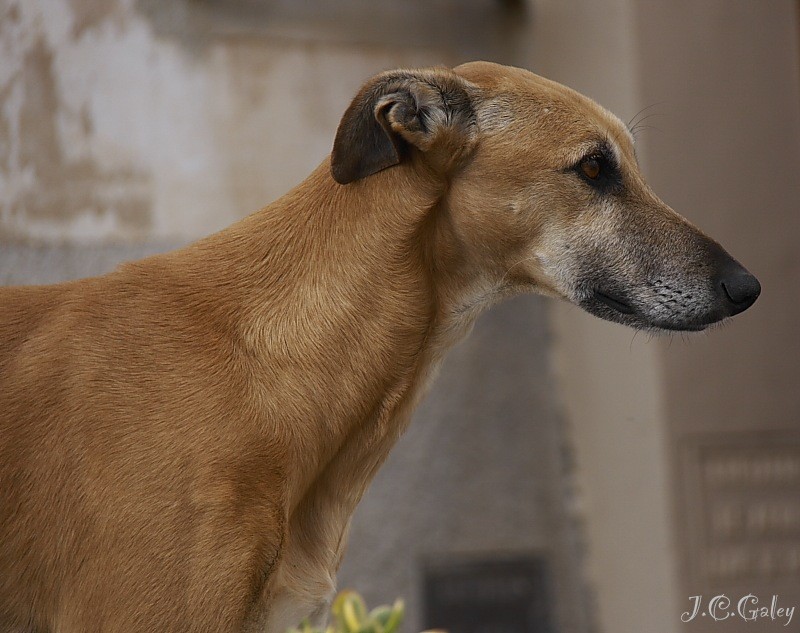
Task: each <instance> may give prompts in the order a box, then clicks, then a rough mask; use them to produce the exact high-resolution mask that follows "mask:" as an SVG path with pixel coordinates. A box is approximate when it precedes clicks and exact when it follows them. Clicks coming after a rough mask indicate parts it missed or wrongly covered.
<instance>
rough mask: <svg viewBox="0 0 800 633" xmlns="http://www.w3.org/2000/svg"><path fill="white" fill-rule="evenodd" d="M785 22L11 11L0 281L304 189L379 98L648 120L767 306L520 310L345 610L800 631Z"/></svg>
mask: <svg viewBox="0 0 800 633" xmlns="http://www.w3.org/2000/svg"><path fill="white" fill-rule="evenodd" d="M799 29H800V22H799V21H798V3H797V2H796V1H795V0H770V1H769V2H759V1H756V0H699V1H696V0H671V1H670V2H654V1H648V0H593V1H591V2H590V1H588V0H572V1H568V2H565V1H563V0H339V1H337V2H333V1H325V0H305V1H299V0H298V1H291V0H0V283H4V284H12V283H44V282H52V281H58V280H62V279H67V278H72V277H78V276H85V275H91V274H99V273H102V272H105V271H107V270H110V269H111V268H113V267H114V266H115V265H116V264H117V263H118V262H120V261H123V260H125V259H132V258H136V257H140V256H143V255H145V254H148V253H152V252H157V251H162V250H167V249H170V248H173V247H175V246H178V245H181V244H184V243H186V242H188V241H190V240H193V239H195V238H198V237H200V236H203V235H206V234H208V233H210V232H213V231H215V230H217V229H220V228H222V227H224V226H226V225H228V224H230V223H232V222H234V221H236V220H237V219H239V218H241V217H243V216H244V215H246V214H248V213H250V212H252V211H254V210H256V209H258V208H260V207H262V206H264V205H266V204H267V203H269V202H270V201H272V200H273V199H275V198H277V197H278V196H279V195H281V194H282V193H284V192H286V191H287V190H288V189H289V188H291V187H292V186H294V185H295V184H297V183H299V182H300V181H301V180H302V179H303V178H304V177H305V176H306V175H307V174H308V173H309V172H310V171H311V170H312V169H313V168H314V167H316V166H317V165H318V164H319V162H320V161H321V160H322V159H323V157H324V156H325V155H326V154H327V153H328V152H329V151H330V147H331V145H332V140H333V136H334V132H335V129H336V126H337V124H338V120H339V117H340V115H341V114H342V112H343V111H344V109H345V108H346V106H347V104H348V103H349V100H350V98H351V97H352V96H353V95H354V93H355V91H356V90H357V89H358V87H359V85H360V84H361V83H362V82H363V81H364V80H365V79H366V78H367V77H369V76H370V75H371V74H373V73H375V72H378V71H381V70H384V69H388V68H393V67H398V66H425V65H437V64H438V65H447V66H453V65H456V64H458V63H461V62H463V61H468V60H471V59H489V60H493V61H497V62H501V63H507V64H513V65H517V66H522V67H525V68H528V69H530V70H533V71H534V72H537V73H539V74H542V75H546V76H548V77H550V78H552V79H555V80H557V81H560V82H562V83H565V84H567V85H570V86H571V87H573V88H575V89H577V90H579V91H581V92H583V93H585V94H587V95H589V96H591V97H593V98H594V99H596V100H597V101H599V102H600V103H601V104H603V105H605V106H606V107H608V108H609V109H611V110H612V111H614V112H615V113H616V114H618V115H619V116H620V118H622V119H623V120H624V121H630V120H632V119H634V118H636V119H637V120H638V121H640V122H641V125H640V126H639V131H638V132H637V147H638V152H639V157H640V160H641V163H642V166H643V169H644V172H645V174H646V176H647V177H648V179H649V181H650V183H651V185H652V186H653V188H654V189H655V191H656V192H657V193H658V194H659V195H660V196H661V197H662V198H663V199H664V200H665V201H666V202H667V203H668V204H670V205H671V206H673V207H674V208H675V209H676V210H678V211H679V212H680V213H682V214H683V215H685V216H686V217H688V218H689V219H690V220H691V221H692V222H694V223H695V224H697V225H699V226H700V227H701V228H703V229H704V230H705V231H706V232H708V233H709V234H710V235H711V236H713V237H714V238H715V239H717V240H718V241H720V242H721V243H722V244H723V245H724V246H725V247H726V248H727V249H728V250H729V251H730V252H731V253H732V254H733V255H734V257H736V258H737V259H739V260H740V261H741V262H742V263H743V264H744V265H745V266H746V267H747V268H749V269H750V270H751V271H752V272H753V273H754V274H755V275H756V276H757V277H758V278H759V279H760V281H761V283H762V286H763V293H762V296H761V298H760V299H759V301H758V302H757V303H756V305H755V306H754V307H753V308H752V309H750V310H749V311H747V312H746V313H744V314H742V315H741V316H738V317H736V319H735V320H734V321H733V322H731V323H730V324H728V325H726V326H725V327H723V328H719V329H716V330H714V331H712V332H710V333H708V334H701V335H697V336H691V337H681V336H676V337H669V338H656V339H651V338H650V337H648V336H647V335H642V334H638V335H636V334H635V333H633V332H632V331H630V330H626V329H624V328H622V327H620V326H616V325H613V324H609V323H605V322H601V321H599V320H596V319H593V318H592V317H589V316H588V315H585V314H583V313H582V312H580V311H579V310H578V309H577V308H572V307H570V306H567V305H564V304H559V303H556V302H553V301H551V300H544V299H540V298H536V297H524V298H521V299H518V300H515V301H512V302H509V303H506V304H504V305H502V306H499V307H497V308H495V309H493V310H492V311H490V312H489V313H487V314H486V315H485V316H484V317H483V318H482V319H481V321H480V322H479V324H478V326H477V327H476V330H475V332H474V333H473V335H472V336H471V338H469V339H468V340H467V341H466V342H464V343H463V344H461V345H460V346H459V347H457V348H456V349H455V350H454V351H453V352H452V353H451V355H450V357H449V359H448V361H447V363H446V365H445V367H444V368H443V370H442V373H441V378H440V380H439V381H438V383H437V384H436V386H435V388H434V390H433V391H432V393H431V394H430V395H429V397H428V398H427V399H426V400H425V402H424V404H423V405H422V407H421V408H420V409H419V411H418V412H417V414H416V418H415V421H414V423H413V424H412V426H411V429H410V430H409V432H408V434H407V435H406V436H405V437H404V438H403V439H402V440H401V442H400V444H399V445H398V447H397V449H396V450H395V452H394V453H393V454H392V456H391V457H390V459H389V462H388V463H387V464H386V466H385V467H384V469H383V470H382V471H381V472H380V474H379V476H378V478H377V479H376V481H375V483H374V485H373V486H372V488H371V489H370V490H369V492H368V493H367V495H366V497H365V498H364V501H363V503H362V505H361V506H360V508H359V510H358V512H357V514H356V516H355V519H354V522H353V528H352V537H351V541H350V547H349V551H348V554H347V557H346V560H345V562H344V565H343V568H342V570H341V573H340V576H339V586H340V587H352V588H355V589H357V590H359V591H361V592H363V593H364V594H365V596H366V598H367V600H368V602H369V603H370V604H375V603H377V602H389V601H391V600H393V599H394V598H395V597H396V596H403V597H405V599H406V601H407V603H408V608H409V617H408V620H409V621H408V622H407V626H406V628H405V631H407V632H408V633H411V632H413V631H416V630H419V629H421V628H422V627H430V626H442V627H448V628H450V630H451V631H452V632H453V633H462V632H466V633H469V632H470V631H481V632H482V633H490V632H496V633H516V632H520V633H523V632H533V633H543V632H548V633H588V632H605V633H641V632H642V631H658V632H659V633H673V632H677V631H684V630H688V631H698V632H705V631H716V632H719V631H722V632H724V633H736V632H738V631H743V630H746V631H772V630H775V631H779V630H781V631H786V630H794V631H798V630H800V613H798V614H796V615H795V618H794V620H793V621H792V623H791V624H790V626H789V627H784V626H783V624H784V623H785V621H786V619H785V618H783V619H780V620H777V621H770V620H762V621H759V622H757V623H752V622H751V623H745V622H743V621H741V619H729V620H727V621H725V622H712V621H709V620H710V618H707V617H705V618H704V617H700V616H698V617H697V618H696V619H695V620H694V621H692V622H690V623H682V622H681V619H680V617H681V614H682V613H683V612H684V611H690V610H691V608H690V607H691V606H692V603H691V602H690V600H689V597H690V596H695V595H704V596H705V599H707V598H710V597H711V596H714V595H719V594H726V595H728V596H729V597H730V598H731V599H733V600H734V601H735V600H738V598H739V597H741V596H745V595H747V594H753V595H755V596H757V597H758V598H759V599H760V600H761V604H762V605H764V604H766V605H767V606H769V604H770V602H771V600H772V596H773V595H778V596H779V606H783V607H788V606H795V607H800V380H799V379H800V335H798V333H797V323H798V322H799V321H800V300H798V291H799V290H800V255H799V254H798V253H799V252H800V249H798V244H799V243H800V213H798V194H800V185H798V182H800V176H799V174H800V90H798V87H799V84H800V68H799V67H798V66H799V64H798V62H800V51H799V50H798V34H799V33H800V30H799Z"/></svg>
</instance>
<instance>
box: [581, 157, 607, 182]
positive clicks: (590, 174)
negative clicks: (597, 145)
mask: <svg viewBox="0 0 800 633" xmlns="http://www.w3.org/2000/svg"><path fill="white" fill-rule="evenodd" d="M581 171H582V172H583V175H584V176H586V177H587V178H588V179H589V180H597V179H598V178H600V173H601V172H602V171H603V170H602V166H601V163H600V158H598V157H597V156H589V157H588V158H584V159H583V160H582V161H581Z"/></svg>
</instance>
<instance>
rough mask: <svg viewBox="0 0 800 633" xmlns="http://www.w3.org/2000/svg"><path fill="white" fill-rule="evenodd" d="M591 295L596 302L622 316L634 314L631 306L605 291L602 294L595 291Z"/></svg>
mask: <svg viewBox="0 0 800 633" xmlns="http://www.w3.org/2000/svg"><path fill="white" fill-rule="evenodd" d="M593 295H594V298H595V299H596V300H597V301H599V302H600V303H602V304H604V305H606V306H608V307H609V308H611V309H613V310H616V311H617V312H621V313H622V314H633V313H634V312H635V310H634V308H633V307H632V306H631V305H629V304H627V303H625V302H624V301H622V300H621V299H619V298H617V297H614V296H612V295H611V294H609V293H608V292H607V291H606V292H604V291H602V290H598V289H595V290H594V293H593Z"/></svg>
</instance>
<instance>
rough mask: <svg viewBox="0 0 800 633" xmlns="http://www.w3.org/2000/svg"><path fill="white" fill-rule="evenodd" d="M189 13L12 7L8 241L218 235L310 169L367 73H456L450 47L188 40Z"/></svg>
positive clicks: (3, 83) (0, 200) (118, 4)
mask: <svg viewBox="0 0 800 633" xmlns="http://www.w3.org/2000/svg"><path fill="white" fill-rule="evenodd" d="M177 4H180V3H177ZM200 6H203V5H202V3H200ZM191 17H192V16H191V15H188V16H184V19H182V20H176V18H175V17H174V16H173V15H172V14H170V13H164V12H163V11H162V12H159V11H158V10H150V11H146V10H144V9H143V8H141V7H140V6H139V5H137V3H136V2H134V1H133V0H109V1H108V2H97V1H86V0H72V1H68V0H51V1H49V2H44V1H43V2H23V1H21V0H9V2H7V3H6V6H5V9H4V13H3V16H2V20H0V46H2V62H0V103H2V109H0V205H1V208H2V211H0V213H2V215H1V216H0V232H1V233H2V235H5V236H6V237H21V238H27V237H32V238H40V239H42V238H43V239H79V240H83V241H85V240H103V239H109V238H116V239H130V238H133V239H143V238H152V237H157V238H164V237H169V238H178V237H190V238H193V237H198V236H201V235H204V234H206V233H208V232H210V231H214V230H217V229H219V228H221V227H223V226H226V225H228V224H230V223H231V222H233V221H234V220H236V219H238V218H240V217H242V216H243V215H245V214H247V213H249V212H251V211H254V210H256V209H258V208H260V207H261V206H263V205H265V204H266V203H268V202H270V201H272V200H273V199H275V198H277V197H278V196H280V195H281V194H283V193H285V192H286V191H287V190H288V189H289V188H290V187H292V186H293V185H295V184H297V183H298V182H299V181H300V180H301V179H302V178H303V177H304V176H305V175H306V174H307V173H309V172H310V171H311V170H312V169H313V168H314V167H316V165H317V164H318V163H319V162H320V161H321V160H322V158H323V157H324V156H326V155H327V154H328V152H329V151H330V146H331V143H332V133H331V131H332V130H335V129H336V124H337V123H338V118H339V116H340V114H341V112H343V111H344V108H345V107H346V105H347V103H348V102H349V100H350V98H351V97H352V95H353V93H354V91H355V89H356V88H357V87H358V85H359V84H360V83H361V81H362V80H363V79H364V78H365V77H367V76H369V75H370V74H372V73H374V72H377V71H379V70H383V69H386V68H390V67H395V66H401V65H409V66H415V65H423V64H426V63H446V62H449V61H452V56H451V55H449V54H448V53H447V52H446V51H442V50H434V49H425V48H415V49H407V48H402V47H391V46H383V47H381V46H379V45H370V46H360V45H359V46H347V45H345V44H341V43H337V42H335V41H331V42H328V43H324V42H323V43H317V42H314V41H303V40H298V39H292V38H291V37H284V38H282V39H281V38H277V37H258V36H257V35H253V34H251V33H244V34H240V33H238V31H236V30H235V29H233V31H232V32H228V31H222V32H217V31H214V30H210V29H211V26H209V25H208V24H205V23H203V24H201V25H200V26H198V27H197V31H196V32H193V30H192V29H193V22H192V21H191V19H190V18H191ZM176 22H177V25H176ZM162 23H163V24H162ZM212 26H213V22H212Z"/></svg>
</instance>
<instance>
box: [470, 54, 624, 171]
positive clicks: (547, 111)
mask: <svg viewBox="0 0 800 633" xmlns="http://www.w3.org/2000/svg"><path fill="white" fill-rule="evenodd" d="M455 71H456V72H457V73H458V74H459V75H461V76H462V77H464V78H465V79H467V80H468V81H470V82H471V83H472V84H474V85H475V86H476V88H477V99H476V103H475V105H476V116H477V118H478V126H479V128H480V129H482V130H483V131H484V132H486V133H487V134H489V135H494V134H501V135H503V136H505V135H513V136H514V137H516V138H517V139H519V140H522V139H524V138H526V137H535V138H536V142H537V143H538V144H540V146H541V145H542V144H547V145H551V147H549V148H548V150H549V152H550V154H551V156H554V157H558V159H559V160H563V161H565V162H570V161H573V162H574V161H575V160H578V159H579V158H580V157H581V156H583V155H584V154H585V153H586V152H587V151H590V150H591V149H592V148H594V147H596V146H597V145H598V144H599V143H601V142H602V143H606V144H608V145H610V146H611V148H612V151H614V152H615V153H618V154H620V155H622V156H626V157H630V158H632V159H634V160H635V158H634V155H635V153H634V150H633V136H632V135H631V133H630V131H629V130H628V128H627V126H626V125H625V124H624V123H623V122H622V121H620V119H619V118H617V117H616V116H615V115H614V114H612V113H611V112H609V111H608V110H606V109H605V108H603V107H602V106H600V105H599V104H597V103H596V102H594V101H593V100H591V99H589V98H588V97H586V96H584V95H582V94H580V93H578V92H576V91H574V90H572V89H571V88H568V87H566V86H564V85H562V84H559V83H557V82H555V81H551V80H549V79H546V78H544V77H540V76H538V75H535V74H534V73H531V72H529V71H526V70H522V69H520V68H513V67H509V66H501V65H498V64H492V63H488V62H473V63H470V64H464V65H463V66H459V67H458V68H456V69H455Z"/></svg>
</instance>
